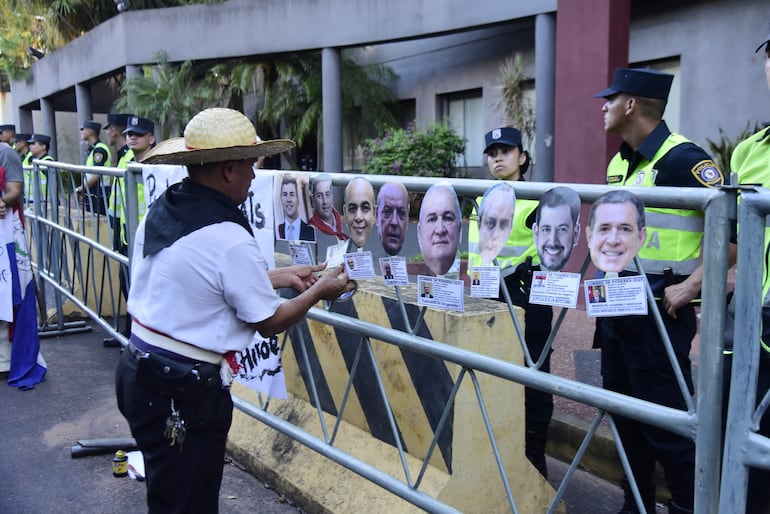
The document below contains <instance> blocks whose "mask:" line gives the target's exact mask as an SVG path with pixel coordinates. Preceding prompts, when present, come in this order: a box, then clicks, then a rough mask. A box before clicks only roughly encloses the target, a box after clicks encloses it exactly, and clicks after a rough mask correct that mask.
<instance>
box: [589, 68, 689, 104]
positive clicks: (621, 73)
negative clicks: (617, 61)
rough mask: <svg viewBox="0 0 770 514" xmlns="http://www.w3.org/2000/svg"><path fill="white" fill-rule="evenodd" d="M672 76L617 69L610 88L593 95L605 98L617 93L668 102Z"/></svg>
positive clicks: (650, 71) (654, 72)
mask: <svg viewBox="0 0 770 514" xmlns="http://www.w3.org/2000/svg"><path fill="white" fill-rule="evenodd" d="M673 80H674V76H673V75H671V74H670V73H662V72H660V71H655V70H650V69H633V68H618V69H616V70H615V76H614V77H613V79H612V84H611V85H610V87H608V88H607V89H605V90H604V91H600V92H598V93H596V94H595V95H594V97H596V98H607V97H610V96H612V95H614V94H617V93H628V94H629V95H634V96H642V97H644V98H656V99H658V100H668V92H669V90H670V89H671V82H673Z"/></svg>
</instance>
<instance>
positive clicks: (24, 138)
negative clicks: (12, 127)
mask: <svg viewBox="0 0 770 514" xmlns="http://www.w3.org/2000/svg"><path fill="white" fill-rule="evenodd" d="M31 137H32V134H23V133H20V132H17V133H16V135H15V136H14V137H13V140H14V141H27V140H28V139H29V138H31Z"/></svg>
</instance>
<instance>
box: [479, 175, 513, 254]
mask: <svg viewBox="0 0 770 514" xmlns="http://www.w3.org/2000/svg"><path fill="white" fill-rule="evenodd" d="M515 206H516V193H515V192H514V190H513V188H512V187H511V185H510V184H508V183H506V182H501V183H499V184H496V185H494V186H492V187H490V188H489V189H487V191H486V192H485V193H484V196H483V197H482V198H481V203H480V204H479V220H478V230H479V254H480V255H481V265H482V266H489V265H490V264H492V263H493V262H494V260H495V258H496V257H497V256H498V255H499V254H500V251H501V250H502V249H503V246H505V243H506V242H507V241H508V237H509V236H510V235H511V230H512V229H513V213H514V210H515Z"/></svg>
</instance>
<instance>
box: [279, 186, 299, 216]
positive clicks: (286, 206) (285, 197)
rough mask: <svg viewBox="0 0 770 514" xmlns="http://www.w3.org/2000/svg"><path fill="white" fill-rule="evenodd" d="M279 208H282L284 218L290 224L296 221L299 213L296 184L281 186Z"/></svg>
mask: <svg viewBox="0 0 770 514" xmlns="http://www.w3.org/2000/svg"><path fill="white" fill-rule="evenodd" d="M281 206H282V207H283V216H284V218H286V219H287V220H288V221H290V222H291V221H294V220H296V219H297V213H298V212H299V210H298V209H299V199H298V196H297V182H286V183H284V184H282V185H281Z"/></svg>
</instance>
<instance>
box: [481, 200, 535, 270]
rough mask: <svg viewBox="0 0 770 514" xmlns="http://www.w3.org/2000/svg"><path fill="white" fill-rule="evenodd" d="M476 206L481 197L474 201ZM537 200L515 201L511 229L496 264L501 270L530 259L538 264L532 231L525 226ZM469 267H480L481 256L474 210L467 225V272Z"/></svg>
mask: <svg viewBox="0 0 770 514" xmlns="http://www.w3.org/2000/svg"><path fill="white" fill-rule="evenodd" d="M476 204H477V205H481V197H479V198H477V199H476ZM537 204H538V202H537V200H523V199H518V200H516V207H515V211H514V215H513V229H512V230H511V235H510V236H508V241H507V242H506V243H505V246H503V248H502V250H500V254H499V255H498V256H497V262H498V264H499V266H500V268H501V269H503V268H507V267H510V266H513V267H516V266H518V265H519V264H521V263H522V262H524V261H526V260H527V257H532V262H533V263H539V262H540V259H539V258H538V255H537V247H536V246H535V242H534V241H533V239H532V229H531V228H528V227H527V225H526V221H527V217H528V216H529V214H530V213H531V212H533V211H534V210H535V209H537ZM471 266H481V254H480V253H479V217H478V214H477V213H476V209H474V210H473V214H472V215H471V219H470V223H469V224H468V270H470V268H471Z"/></svg>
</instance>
